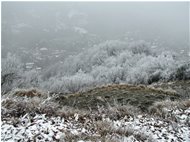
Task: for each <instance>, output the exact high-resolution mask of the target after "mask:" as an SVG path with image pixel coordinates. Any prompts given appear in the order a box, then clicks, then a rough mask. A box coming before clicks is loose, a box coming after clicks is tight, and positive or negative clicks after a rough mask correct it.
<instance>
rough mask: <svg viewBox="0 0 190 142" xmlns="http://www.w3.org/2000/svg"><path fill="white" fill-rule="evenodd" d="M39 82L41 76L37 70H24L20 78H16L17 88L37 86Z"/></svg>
mask: <svg viewBox="0 0 190 142" xmlns="http://www.w3.org/2000/svg"><path fill="white" fill-rule="evenodd" d="M40 83H41V77H40V74H39V72H38V71H36V70H34V69H33V70H30V71H25V72H24V73H23V74H22V76H21V78H20V79H18V80H17V86H18V87H19V88H30V87H38V86H39V85H40Z"/></svg>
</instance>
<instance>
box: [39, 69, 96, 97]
mask: <svg viewBox="0 0 190 142" xmlns="http://www.w3.org/2000/svg"><path fill="white" fill-rule="evenodd" d="M95 85H96V83H95V81H94V79H93V77H92V76H90V75H88V74H85V73H83V72H82V71H79V72H78V73H76V74H75V75H72V76H63V77H52V78H50V80H49V81H46V82H44V83H42V84H41V87H42V88H43V89H46V90H49V91H53V92H62V93H74V92H78V91H82V90H83V89H86V88H88V87H92V86H95Z"/></svg>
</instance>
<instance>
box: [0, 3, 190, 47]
mask: <svg viewBox="0 0 190 142" xmlns="http://www.w3.org/2000/svg"><path fill="white" fill-rule="evenodd" d="M19 22H20V23H22V24H25V26H28V27H33V29H34V28H35V29H44V30H46V31H49V32H51V29H56V28H57V29H58V30H60V29H61V28H62V29H61V30H63V29H66V28H68V27H69V26H70V27H72V26H73V27H74V26H77V27H81V28H83V29H85V30H86V31H88V33H91V34H94V35H97V36H98V37H100V38H104V39H117V38H120V37H121V36H123V35H125V36H131V37H133V38H136V39H143V40H149V41H152V40H155V39H156V40H159V42H163V43H164V44H165V46H169V47H177V48H179V47H180V46H181V47H184V46H188V41H189V4H188V2H3V3H2V31H3V34H2V37H3V39H5V38H9V37H7V36H10V37H12V40H14V36H13V35H11V34H7V33H8V31H10V30H12V31H15V29H14V27H16V25H17V27H18V23H19ZM5 29H6V30H5ZM61 30H60V31H61ZM31 31H32V30H31ZM31 31H30V30H27V31H26V30H25V34H22V35H20V37H21V38H20V39H22V38H24V36H25V35H26V34H28V35H31V36H28V38H32V37H34V36H35V34H37V35H39V33H32V34H31ZM61 32H62V31H61ZM41 36H42V37H43V34H42V35H41ZM60 36H62V35H61V34H60ZM65 36H67V34H65ZM15 38H16V36H15ZM40 38H41V37H40ZM51 38H53V37H51ZM9 42H11V40H10V41H9ZM18 42H20V41H18ZM2 43H4V42H3V41H2ZM7 45H10V44H7ZM5 46H6V45H5Z"/></svg>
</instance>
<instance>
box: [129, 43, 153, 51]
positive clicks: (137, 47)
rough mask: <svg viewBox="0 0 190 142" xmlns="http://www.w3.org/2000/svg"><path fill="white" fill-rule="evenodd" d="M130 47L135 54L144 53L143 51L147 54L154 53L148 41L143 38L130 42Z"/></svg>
mask: <svg viewBox="0 0 190 142" xmlns="http://www.w3.org/2000/svg"><path fill="white" fill-rule="evenodd" d="M129 49H130V50H131V51H132V52H133V53H134V54H142V53H144V54H146V55H150V54H152V52H151V50H150V46H149V45H148V43H146V42H145V41H143V40H140V41H136V42H132V43H130V44H129Z"/></svg>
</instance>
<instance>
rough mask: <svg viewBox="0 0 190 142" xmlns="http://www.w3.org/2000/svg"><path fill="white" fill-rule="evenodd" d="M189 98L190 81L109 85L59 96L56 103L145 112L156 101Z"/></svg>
mask: <svg viewBox="0 0 190 142" xmlns="http://www.w3.org/2000/svg"><path fill="white" fill-rule="evenodd" d="M189 96H190V81H177V82H173V83H162V84H155V85H152V86H144V85H139V86H134V85H109V86H103V87H98V88H95V89H92V90H89V91H86V92H79V93H76V94H69V95H66V96H63V95H60V96H59V97H58V98H56V101H58V102H59V104H60V105H61V106H62V105H63V106H71V107H74V108H78V109H89V108H91V109H97V107H98V106H109V105H111V106H112V105H117V104H119V105H127V104H130V105H133V106H137V107H138V108H140V109H141V110H142V111H146V110H147V109H148V107H149V106H151V105H152V104H153V103H154V102H156V101H161V100H165V99H170V100H179V99H184V98H187V97H189Z"/></svg>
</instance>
